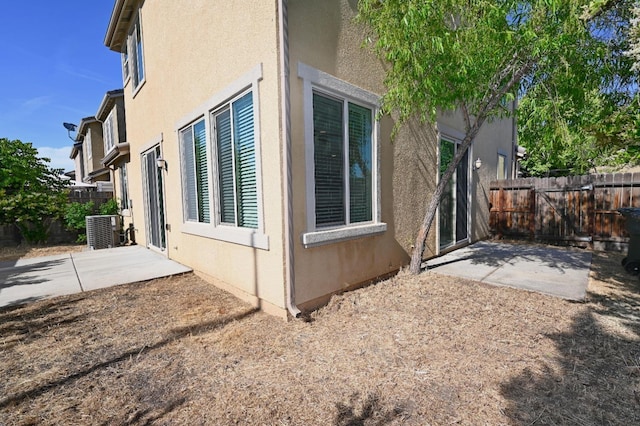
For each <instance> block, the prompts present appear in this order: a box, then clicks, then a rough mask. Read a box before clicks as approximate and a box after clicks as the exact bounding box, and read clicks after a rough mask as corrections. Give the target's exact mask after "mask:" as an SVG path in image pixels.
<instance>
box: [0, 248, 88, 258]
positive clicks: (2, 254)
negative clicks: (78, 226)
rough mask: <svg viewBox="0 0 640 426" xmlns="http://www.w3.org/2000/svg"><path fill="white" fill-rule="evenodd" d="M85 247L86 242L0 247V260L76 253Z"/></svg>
mask: <svg viewBox="0 0 640 426" xmlns="http://www.w3.org/2000/svg"><path fill="white" fill-rule="evenodd" d="M86 248H87V245H86V244H64V245H53V246H48V245H42V246H38V245H35V246H31V245H28V244H23V245H19V246H16V247H0V262H5V261H10V260H18V259H27V258H31V257H42V256H53V255H56V254H66V253H77V252H80V251H83V250H85V249H86Z"/></svg>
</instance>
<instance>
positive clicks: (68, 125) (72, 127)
mask: <svg viewBox="0 0 640 426" xmlns="http://www.w3.org/2000/svg"><path fill="white" fill-rule="evenodd" d="M62 125H63V126H64V128H65V129H67V130H68V131H70V132H75V131H76V127H78V126H76V125H75V124H73V123H62Z"/></svg>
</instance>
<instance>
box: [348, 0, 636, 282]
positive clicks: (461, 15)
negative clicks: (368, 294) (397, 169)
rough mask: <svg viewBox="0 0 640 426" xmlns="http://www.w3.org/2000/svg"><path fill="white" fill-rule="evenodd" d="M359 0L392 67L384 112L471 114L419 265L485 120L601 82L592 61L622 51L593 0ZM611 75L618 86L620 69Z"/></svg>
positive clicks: (422, 234) (431, 207)
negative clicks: (608, 39) (516, 103)
mask: <svg viewBox="0 0 640 426" xmlns="http://www.w3.org/2000/svg"><path fill="white" fill-rule="evenodd" d="M598 1H600V0H598ZM605 1H606V0H605ZM620 1H625V0H620ZM358 4H359V12H360V13H359V18H360V21H361V22H364V23H366V24H367V25H368V27H369V28H370V31H371V35H370V39H369V43H370V44H371V45H372V46H373V49H374V50H375V51H376V52H377V53H378V55H379V56H380V57H381V58H383V59H384V60H385V61H386V62H387V64H388V67H389V68H388V71H387V74H386V77H385V84H386V86H387V93H386V94H385V95H384V97H383V109H384V112H387V113H391V112H394V113H396V114H397V116H398V118H399V120H398V122H399V123H402V122H404V121H406V120H407V119H408V118H410V117H412V116H415V115H418V116H420V117H422V118H423V119H431V120H433V119H434V118H435V116H436V113H437V111H439V110H459V111H461V113H462V116H463V118H464V121H465V127H466V129H465V130H466V135H465V138H464V139H463V141H461V144H460V149H458V151H457V152H456V155H455V157H454V159H453V161H452V162H451V164H450V165H449V167H448V168H447V170H446V171H445V173H444V174H443V175H442V178H441V180H440V181H439V182H438V186H437V187H436V191H435V193H434V196H433V198H432V199H431V201H430V202H429V204H428V206H427V209H426V214H425V218H424V221H423V223H422V226H421V228H420V231H419V232H418V236H417V238H416V244H415V246H414V247H415V249H414V252H413V255H412V259H411V271H412V272H414V273H417V272H419V270H420V264H421V261H422V254H423V252H424V247H425V241H426V235H427V233H428V231H429V228H430V226H431V224H432V222H433V219H434V217H435V213H436V210H437V206H438V204H439V201H440V198H441V196H442V193H443V190H444V186H445V185H446V184H447V183H448V181H449V179H450V178H451V176H452V175H453V172H454V171H455V168H456V166H457V164H458V163H459V161H460V159H461V158H462V157H463V155H464V154H465V152H466V151H467V149H468V148H469V146H470V145H471V143H472V141H473V139H474V138H475V136H476V135H477V133H478V131H479V130H480V128H481V126H482V125H483V123H484V122H485V121H486V120H487V119H491V118H494V117H499V116H504V115H508V114H509V110H508V109H507V108H504V105H505V102H504V100H514V99H515V98H516V97H519V96H523V95H526V94H528V93H533V92H536V91H539V92H540V93H541V94H544V93H545V90H547V89H548V87H549V86H551V87H552V88H553V90H556V88H557V89H558V90H560V89H562V91H565V90H566V91H568V92H572V88H571V85H572V84H574V83H576V84H577V85H578V86H580V87H581V88H582V87H589V88H590V87H593V86H592V85H591V84H582V83H581V81H580V80H579V79H580V78H591V77H593V79H597V78H602V76H603V75H604V74H600V75H598V76H592V75H591V74H590V72H591V71H590V67H593V66H604V67H605V68H606V67H607V66H608V63H607V61H608V60H609V59H611V58H613V57H614V55H610V53H609V51H608V50H609V49H610V48H611V47H610V46H609V45H607V43H605V42H603V43H598V42H597V41H598V40H597V37H596V36H594V34H595V35H597V34H596V33H597V31H596V33H594V30H598V27H594V24H593V23H592V21H591V20H592V19H593V16H595V15H596V13H592V14H591V17H587V18H585V14H586V13H587V11H588V9H589V7H591V6H593V4H591V2H589V1H587V0H528V1H525V0H473V1H469V0H384V1H381V0H361V1H360V2H359V3H358ZM598 7H599V8H600V9H601V11H604V9H605V8H604V7H602V5H600V6H598ZM607 7H608V6H607ZM595 9H596V8H594V10H595ZM601 11H598V12H597V13H599V14H602V13H601ZM605 15H606V14H605ZM606 16H607V17H608V16H609V15H606ZM603 22H604V21H603ZM603 25H604V24H603ZM603 28H606V27H603ZM585 58H591V59H589V60H585ZM615 58H616V59H619V56H615ZM601 83H602V85H603V87H611V86H610V84H615V83H616V76H615V75H614V76H612V79H609V80H605V81H603V82H601ZM596 86H597V85H596ZM597 87H598V86H597ZM547 92H548V90H547ZM552 93H553V92H552ZM587 95H588V94H585V95H584V100H587V99H588V96H587ZM540 99H542V98H540ZM544 99H547V98H544ZM578 99H579V97H578ZM583 105H584V103H583V104H580V103H578V104H575V108H581V107H582V106H583ZM592 106H593V107H595V105H592ZM546 107H547V108H548V107H551V104H549V105H546ZM538 123H541V124H544V123H542V122H541V121H538Z"/></svg>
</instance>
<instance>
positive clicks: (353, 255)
mask: <svg viewBox="0 0 640 426" xmlns="http://www.w3.org/2000/svg"><path fill="white" fill-rule="evenodd" d="M355 14H356V2H355V1H341V0H329V1H322V2H315V1H308V0H307V1H305V0H294V1H291V2H290V4H289V29H290V35H289V40H290V49H291V64H292V72H291V103H292V115H291V122H292V145H293V148H292V149H293V152H292V155H293V167H294V169H293V176H294V179H293V180H294V211H295V212H296V215H295V221H294V223H295V225H294V226H295V238H296V245H295V271H296V301H297V303H299V304H302V305H303V307H304V306H313V305H315V304H317V303H321V302H323V301H324V300H325V298H326V295H328V294H331V293H334V292H336V291H340V290H343V289H346V288H349V287H352V286H354V285H358V284H360V283H363V282H367V281H369V280H371V279H374V278H376V277H377V276H383V275H385V274H388V273H390V272H393V271H395V270H397V269H399V268H400V267H402V266H403V265H405V264H406V263H407V262H408V260H409V254H408V253H409V251H410V247H411V245H412V243H413V238H414V237H415V230H416V229H417V223H418V216H419V212H418V211H417V210H416V207H415V206H416V204H418V205H423V204H424V201H425V200H426V196H427V194H428V193H429V192H430V191H431V190H432V186H433V184H434V182H433V180H432V179H431V175H432V174H431V171H430V167H429V164H431V162H432V159H431V156H432V155H434V153H433V152H431V151H430V149H429V147H431V146H432V145H433V143H432V141H433V140H434V138H435V133H434V131H433V129H432V128H430V127H429V126H427V127H422V126H417V125H416V126H405V127H403V128H402V129H401V130H400V132H399V134H398V137H397V139H396V140H394V141H392V140H391V132H392V129H393V126H394V125H395V122H394V121H393V119H392V118H391V117H383V118H382V120H381V122H380V138H379V140H378V155H379V163H380V169H379V178H380V179H379V185H380V200H381V204H380V208H381V212H380V213H381V221H382V222H383V223H386V224H387V230H386V231H385V232H384V233H383V234H381V235H375V236H368V237H364V238H357V239H352V240H348V241H343V242H333V243H328V244H325V245H322V246H318V247H312V248H305V247H304V246H303V244H302V243H301V242H300V240H301V235H302V234H303V233H305V232H306V231H307V229H308V225H307V218H306V197H307V193H306V186H305V176H306V174H307V169H306V166H305V161H306V160H305V158H306V157H305V139H304V138H305V135H304V126H305V124H304V117H303V114H302V111H303V108H304V102H303V81H302V80H301V79H300V78H299V77H298V74H297V72H296V66H297V64H298V63H299V62H302V63H304V64H306V65H308V66H310V67H313V68H315V69H318V70H320V71H323V72H325V73H328V74H330V75H331V76H334V77H336V78H338V79H341V80H344V81H347V82H349V83H350V84H353V85H355V86H357V87H359V88H362V89H365V90H367V91H369V92H372V93H374V94H376V95H380V96H381V95H382V94H383V93H384V90H385V88H384V85H383V82H382V78H383V75H384V67H383V64H382V63H381V62H380V61H379V60H378V59H377V58H376V57H375V55H373V54H372V53H371V52H369V51H367V50H365V49H362V48H361V45H362V41H363V40H364V29H363V28H362V27H360V26H358V25H355V24H354V23H353V22H352V20H353V18H354V17H355Z"/></svg>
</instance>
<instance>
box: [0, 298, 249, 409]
mask: <svg viewBox="0 0 640 426" xmlns="http://www.w3.org/2000/svg"><path fill="white" fill-rule="evenodd" d="M60 309H62V308H61V307H60V305H56V304H55V303H51V304H48V305H47V306H46V307H44V308H43V309H42V310H40V309H39V310H37V311H35V312H32V313H30V314H29V315H30V316H33V318H34V319H36V320H38V321H40V320H41V319H42V317H39V316H41V315H45V316H47V322H49V321H50V320H51V318H53V319H55V318H57V314H56V312H57V311H59V310H60ZM49 310H50V311H49ZM63 310H64V309H63ZM256 312H258V309H257V308H250V309H247V310H245V311H243V312H240V313H238V314H234V315H226V316H221V317H219V318H216V319H215V320H212V321H208V322H204V323H201V324H197V325H194V326H189V327H180V328H175V329H173V330H171V331H169V333H167V335H166V336H165V338H164V339H161V340H159V341H157V342H155V343H153V344H151V345H141V346H139V347H135V348H132V349H130V350H126V351H123V352H121V353H119V354H113V355H112V356H111V357H110V358H108V359H107V360H105V361H102V362H97V363H95V364H93V365H89V366H86V367H84V368H79V369H77V370H75V371H73V370H72V371H69V374H67V375H65V376H63V377H58V378H55V379H53V380H49V381H47V382H45V383H39V384H37V385H36V386H34V387H32V388H31V389H28V390H25V391H22V392H18V393H15V394H13V395H9V396H5V397H4V398H2V399H0V409H4V408H6V407H8V406H11V405H15V404H20V403H22V402H24V401H25V400H30V399H35V398H37V397H39V396H40V395H42V394H43V393H45V392H50V391H52V390H55V389H56V388H59V387H65V386H69V385H71V384H72V383H74V382H75V381H77V380H79V379H82V378H84V377H86V376H88V375H90V374H93V373H96V372H97V371H100V370H105V369H108V368H110V367H112V366H114V365H116V364H118V363H121V362H124V361H127V360H130V359H132V358H137V357H140V355H141V354H142V353H143V352H144V353H149V352H153V351H154V350H157V349H159V348H162V347H164V346H166V345H168V344H170V343H173V342H175V341H177V340H180V339H183V338H185V337H188V336H194V335H197V334H200V333H206V332H209V331H213V330H215V329H219V328H222V327H224V326H225V325H226V324H228V323H230V322H233V321H239V320H242V319H244V318H247V317H249V316H251V315H253V314H255V313H256ZM51 315H52V316H51ZM84 316H86V315H84ZM81 319H82V318H81V317H77V318H76V317H69V318H64V319H61V320H59V322H60V323H61V324H66V323H71V322H75V321H80V320H81ZM20 321H25V318H24V317H22V318H21V319H20ZM28 321H29V320H28V319H26V321H25V324H29V323H28ZM19 323H20V322H19V321H18V322H16V324H19ZM42 326H45V325H42ZM0 331H1V332H2V334H0V336H2V335H4V334H5V331H10V329H9V328H7V329H6V330H5V329H2V330H0ZM12 331H13V332H14V333H15V332H16V331H17V332H18V333H20V330H15V329H14V330H12ZM29 333H30V334H33V337H32V339H35V338H37V337H39V334H38V333H37V332H36V333H34V330H32V329H29ZM137 380H138V381H142V382H144V381H151V380H152V378H151V377H148V378H147V379H144V378H143V377H138V379H137ZM141 387H142V388H144V387H145V386H141ZM182 403H184V401H182V402H181V403H180V404H177V405H176V406H178V405H181V404H182ZM143 415H146V413H141V414H140V416H143Z"/></svg>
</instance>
